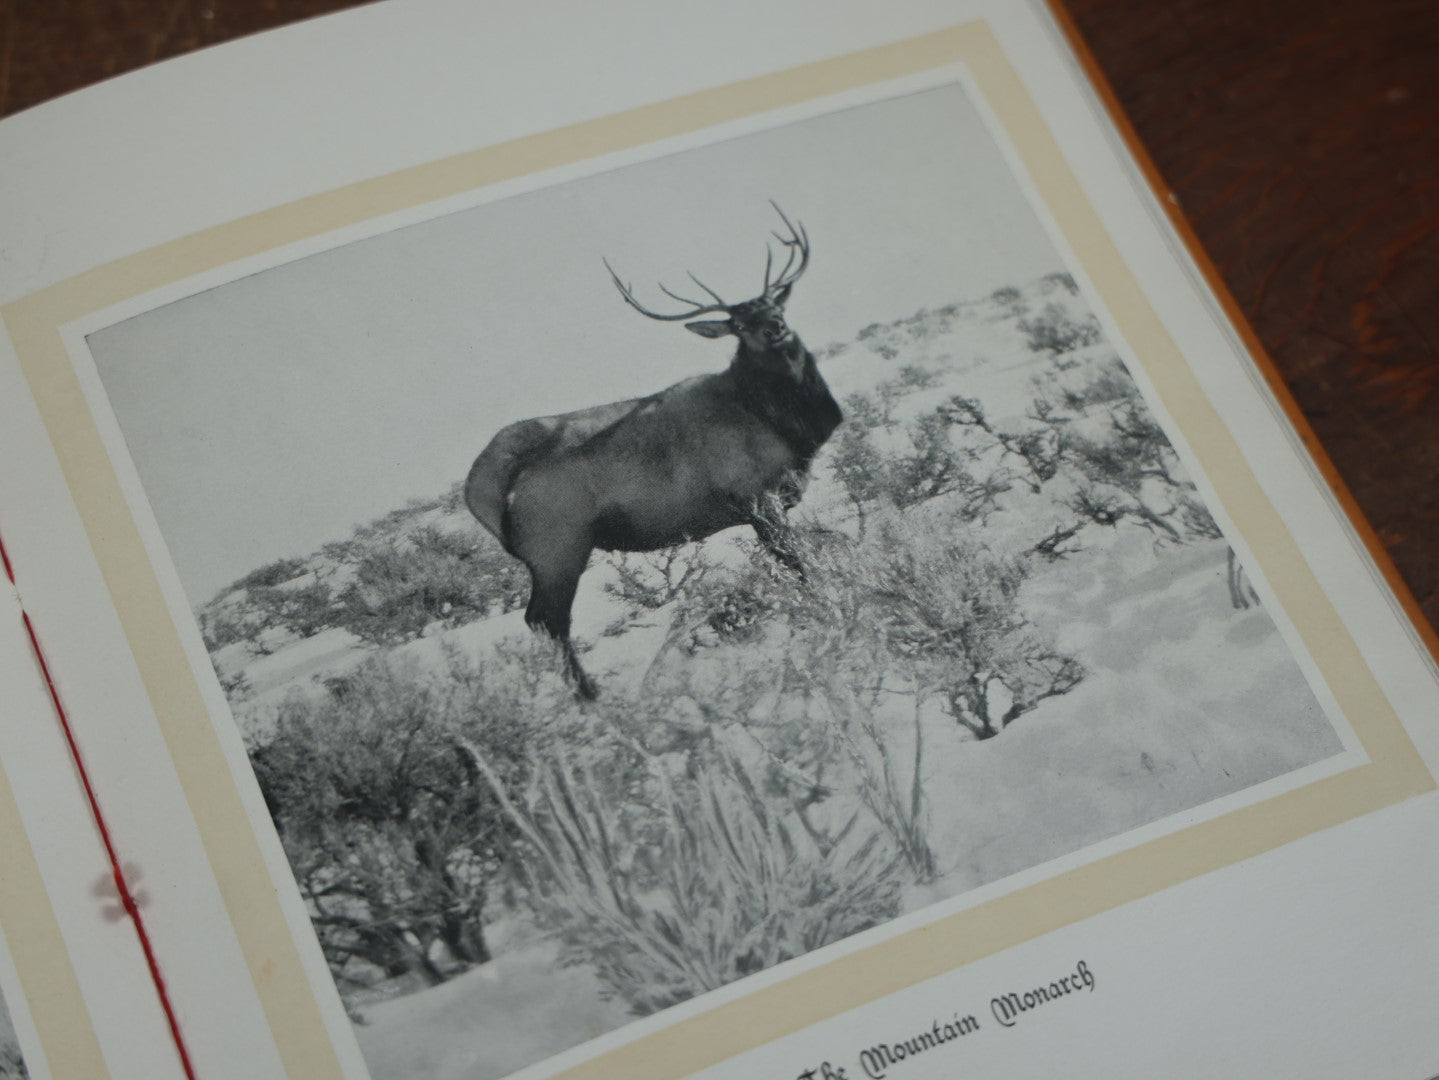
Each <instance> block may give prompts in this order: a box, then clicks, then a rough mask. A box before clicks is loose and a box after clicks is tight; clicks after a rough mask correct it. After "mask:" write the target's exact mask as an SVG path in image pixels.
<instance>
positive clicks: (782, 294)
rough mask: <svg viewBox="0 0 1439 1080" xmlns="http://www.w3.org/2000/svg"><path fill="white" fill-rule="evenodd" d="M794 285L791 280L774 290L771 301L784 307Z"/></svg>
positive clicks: (777, 305) (776, 305)
mask: <svg viewBox="0 0 1439 1080" xmlns="http://www.w3.org/2000/svg"><path fill="white" fill-rule="evenodd" d="M793 287H794V282H793V281H791V282H790V283H789V284H788V285H781V286H780V287H779V288H778V289H776V290H775V291H774V294H773V295H772V296H770V298H769V300H770V303H772V304H773V305H774V306H775V307H779V308H782V307H784V306H785V304H786V303H787V302H788V301H789V291H790V289H791V288H793Z"/></svg>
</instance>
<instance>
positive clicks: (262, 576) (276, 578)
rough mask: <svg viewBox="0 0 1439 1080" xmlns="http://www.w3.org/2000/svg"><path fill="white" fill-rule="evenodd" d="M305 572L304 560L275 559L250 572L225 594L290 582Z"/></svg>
mask: <svg viewBox="0 0 1439 1080" xmlns="http://www.w3.org/2000/svg"><path fill="white" fill-rule="evenodd" d="M304 571H305V560H304V559H276V560H275V561H274V562H272V563H266V564H265V565H264V566H261V567H258V568H256V569H254V570H251V571H250V572H249V573H248V574H246V575H245V576H244V577H242V578H240V580H239V581H236V582H235V583H234V584H233V585H231V586H230V587H229V588H228V589H226V590H224V591H225V592H236V591H237V590H240V589H264V588H269V587H270V586H272V585H279V584H281V583H282V582H286V581H291V580H293V579H294V578H296V577H298V576H299V575H300V574H302V573H304Z"/></svg>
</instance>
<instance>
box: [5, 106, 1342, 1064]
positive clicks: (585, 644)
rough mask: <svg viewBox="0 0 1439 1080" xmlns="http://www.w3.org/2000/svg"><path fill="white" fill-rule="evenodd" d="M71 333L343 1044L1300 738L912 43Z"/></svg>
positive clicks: (627, 1006) (480, 1036) (523, 990)
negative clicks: (587, 162)
mask: <svg viewBox="0 0 1439 1080" xmlns="http://www.w3.org/2000/svg"><path fill="white" fill-rule="evenodd" d="M692 142H693V141H692ZM86 340H87V344H88V347H89V350H90V354H91V357H92V358H93V361H94V364H95V369H96V371H97V372H98V374H99V378H100V381H101V383H102V384H103V387H104V391H105V394H106V396H107V397H108V399H109V401H110V403H111V407H112V408H113V410H114V414H115V417H116V419H117V420H118V424H119V428H120V431H121V433H122V435H123V438H124V441H125V446H126V449H127V450H128V452H129V455H130V457H131V459H132V460H133V462H134V465H135V469H136V471H137V473H138V475H139V478H140V481H141V483H142V484H143V487H144V490H145V495H146V497H147V498H148V500H149V503H150V508H151V510H152V511H153V514H154V518H155V520H156V522H157V523H158V526H159V530H160V533H161V535H162V536H163V538H164V542H165V545H166V547H167V549H168V553H169V555H170V558H171V560H172V562H173V564H174V567H175V571H176V574H177V575H178V579H179V582H180V585H181V586H182V588H183V589H184V592H185V595H186V597H187V599H188V602H189V604H190V606H191V608H192V610H193V613H194V617H195V620H196V622H197V624H198V627H199V631H200V634H201V636H202V637H203V640H204V644H205V647H206V649H207V651H208V653H209V656H210V660H211V662H212V665H213V668H214V671H215V675H216V677H217V678H218V681H219V685H220V687H221V688H222V689H223V691H224V695H225V697H226V699H227V700H228V702H229V706H230V710H231V713H232V716H233V720H234V723H235V724H236V725H237V726H238V728H239V730H240V733H241V735H242V737H243V740H244V744H245V746H246V749H247V753H248V756H249V761H250V764H251V766H252V768H253V770H254V773H255V776H256V779H257V781H258V785H259V789H260V791H261V793H262V794H263V797H264V800H265V803H266V806H267V807H268V810H269V812H270V815H271V817H272V818H273V821H274V824H275V828H276V830H277V832H278V835H279V838H280V842H281V844H282V845H283V848H284V851H285V854H286V856H287V858H288V860H289V863H290V865H291V867H292V869H293V872H294V877H295V881H296V883H297V885H298V888H299V891H300V894H301V897H302V899H303V902H304V905H305V908H306V910H307V911H308V913H309V915H310V918H311V922H312V925H313V928H314V931H315V935H316V937H317V938H318V941H319V944H320V948H321V950H322V951H323V954H324V956H325V959H326V961H327V963H328V965H329V969H330V973H331V975H332V976H333V978H334V981H335V985H336V987H337V989H338V992H339V995H340V998H341V999H342V1000H343V1002H344V1005H345V1008H346V1010H347V1012H348V1014H349V1016H350V1017H351V1019H352V1020H353V1022H354V1025H355V1032H356V1036H357V1038H358V1040H359V1043H360V1046H361V1048H362V1050H363V1053H364V1055H365V1059H366V1062H367V1065H368V1067H369V1068H370V1071H371V1073H372V1074H373V1075H374V1076H375V1077H376V1080H392V1078H393V1080H400V1078H408V1077H414V1076H424V1077H432V1078H441V1080H442V1078H456V1080H458V1078H462V1077H463V1078H467V1080H495V1078H500V1077H504V1076H507V1075H509V1074H511V1073H513V1072H515V1071H516V1070H519V1069H522V1068H524V1067H525V1066H528V1065H531V1064H534V1063H536V1062H539V1061H541V1060H543V1059H545V1058H547V1057H549V1056H551V1055H553V1054H556V1053H559V1052H561V1051H563V1050H566V1049H568V1048H571V1047H574V1046H577V1045H579V1044H581V1043H583V1042H585V1041H587V1040H589V1039H592V1038H595V1037H597V1036H599V1035H601V1034H603V1033H606V1032H609V1031H612V1030H615V1029H617V1028H620V1027H621V1026H623V1025H625V1024H627V1023H629V1022H631V1021H633V1020H635V1019H637V1018H641V1017H647V1016H652V1015H654V1014H657V1013H661V1012H662V1011H663V1010H665V1009H668V1008H669V1007H671V1006H674V1005H677V1004H679V1003H681V1002H686V1001H689V1000H691V999H693V998H696V997H697V996H698V995H702V994H705V993H707V992H710V991H714V990H718V989H720V988H722V987H726V986H729V985H731V984H733V983H735V982H736V981H737V980H741V979H745V978H747V977H751V976H757V975H759V974H760V973H762V972H766V971H768V970H769V969H772V968H775V967H776V965H781V964H783V963H785V962H786V961H789V960H793V959H796V958H798V957H802V956H805V955H807V954H809V953H812V952H813V951H815V950H817V949H821V948H824V947H825V946H828V945H832V944H834V943H837V942H840V941H842V940H845V939H847V938H851V937H852V936H853V935H856V934H862V933H870V934H871V935H872V936H873V937H874V938H875V939H876V940H878V938H879V937H880V936H882V934H883V932H884V931H883V928H884V927H885V926H886V925H887V924H890V923H892V922H893V921H894V920H896V919H898V918H900V917H902V916H908V915H912V914H915V913H919V912H923V911H925V910H926V909H935V908H936V906H937V905H943V904H945V903H947V902H951V901H953V900H955V898H958V897H962V896H964V895H965V894H968V893H970V892H972V891H973V890H975V889H977V888H979V887H981V886H985V885H988V884H991V883H994V882H999V881H1001V880H1003V879H1006V878H1009V877H1011V876H1013V875H1016V874H1019V873H1021V872H1024V871H1027V870H1031V869H1032V868H1036V867H1040V866H1041V865H1042V864H1046V863H1049V862H1051V861H1054V860H1059V859H1064V858H1066V857H1072V856H1075V855H1076V853H1079V852H1082V851H1084V850H1086V849H1088V848H1091V847H1093V846H1095V845H1099V844H1103V843H1106V842H1110V841H1114V840H1116V839H1117V838H1121V837H1124V836H1126V835H1128V834H1131V833H1134V832H1135V831H1136V830H1140V829H1142V828H1145V827H1147V826H1155V827H1158V826H1159V824H1160V823H1162V822H1164V821H1166V820H1167V819H1171V818H1174V817H1175V816H1176V815H1180V814H1183V813H1186V812H1192V811H1196V810H1197V809H1198V808H1201V807H1204V806H1206V805H1208V804H1211V803H1214V802H1216V801H1217V800H1220V799H1224V798H1226V797H1229V796H1236V795H1239V794H1241V793H1243V792H1246V791H1249V790H1250V789H1252V788H1255V787H1256V786H1258V785H1261V784H1265V783H1267V782H1270V781H1276V780H1279V779H1280V778H1282V777H1285V776H1287V775H1289V774H1293V773H1295V772H1297V771H1298V770H1301V769H1304V768H1306V767H1309V766H1313V765H1316V764H1318V763H1320V762H1323V761H1325V760H1326V759H1329V758H1332V757H1334V756H1335V755H1338V754H1340V753H1341V752H1342V751H1343V750H1344V746H1343V744H1342V742H1341V739H1340V736H1339V734H1338V733H1337V732H1336V730H1335V727H1334V725H1333V724H1332V723H1331V720H1330V718H1329V717H1328V716H1327V715H1326V711H1325V708H1324V707H1323V706H1322V705H1321V703H1320V701H1319V699H1318V698H1317V697H1316V694H1315V692H1314V690H1313V689H1312V688H1311V686H1310V685H1309V683H1308V681H1307V679H1306V677H1305V674H1304V672H1303V670H1302V669H1301V666H1300V664H1299V663H1298V662H1297V661H1296V659H1295V657H1294V655H1293V654H1292V653H1291V651H1290V648H1289V646H1288V644H1287V643H1286V641H1285V639H1284V637H1283V635H1282V634H1281V632H1280V630H1279V628H1278V626H1277V625H1276V623H1275V620H1274V619H1273V618H1272V617H1271V614H1270V613H1269V612H1268V611H1267V610H1266V606H1265V602H1264V600H1263V598H1262V596H1261V593H1262V591H1263V590H1262V589H1261V588H1259V587H1258V586H1257V585H1256V583H1255V582H1254V581H1253V580H1252V578H1251V576H1250V574H1249V572H1248V571H1246V568H1245V567H1244V565H1243V562H1242V560H1241V559H1240V558H1239V557H1238V556H1237V555H1236V552H1235V550H1234V548H1233V547H1231V545H1230V542H1229V541H1228V540H1227V539H1226V537H1225V535H1224V533H1223V531H1222V530H1221V527H1220V524H1219V523H1218V522H1217V520H1216V515H1215V513H1214V512H1213V511H1212V509H1211V507H1209V506H1207V505H1206V503H1205V501H1204V499H1203V497H1202V496H1201V493H1200V490H1199V488H1198V486H1197V485H1196V483H1195V479H1194V477H1193V476H1192V475H1191V474H1190V472H1189V471H1188V470H1187V469H1186V466H1185V463H1184V460H1183V458H1182V455H1181V454H1180V453H1179V452H1177V451H1176V449H1175V447H1174V445H1173V439H1172V437H1171V433H1168V432H1166V429H1165V426H1164V424H1163V423H1162V422H1161V420H1160V419H1159V417H1158V416H1157V414H1156V412H1155V411H1154V409H1152V408H1151V406H1150V404H1149V403H1148V402H1147V401H1146V398H1145V396H1144V393H1143V391H1142V390H1141V388H1140V386H1139V385H1138V384H1137V383H1136V381H1135V379H1134V378H1133V377H1132V374H1131V372H1130V370H1129V369H1128V368H1127V367H1126V365H1125V363H1124V362H1123V360H1122V359H1121V356H1120V350H1119V349H1118V348H1117V347H1116V344H1115V343H1114V342H1112V341H1110V340H1109V339H1108V338H1107V337H1106V334H1105V332H1104V330H1103V329H1102V326H1101V322H1100V319H1099V318H1098V317H1097V316H1096V308H1095V304H1094V301H1093V298H1091V297H1088V296H1086V294H1085V290H1084V289H1083V288H1082V287H1081V284H1080V282H1079V281H1078V280H1077V278H1076V275H1075V273H1074V268H1073V267H1071V266H1069V265H1067V264H1066V260H1065V257H1064V256H1063V255H1062V254H1061V252H1060V251H1059V250H1058V248H1057V247H1056V246H1055V244H1054V243H1053V242H1052V240H1051V239H1050V237H1049V234H1048V233H1047V231H1046V229H1045V227H1044V224H1043V222H1042V219H1041V217H1040V215H1039V214H1038V213H1037V212H1036V210H1035V208H1034V207H1033V206H1032V205H1031V204H1030V202H1029V199H1028V196H1027V195H1026V193H1025V188H1024V186H1023V185H1022V183H1021V182H1020V180H1019V178H1017V177H1016V176H1015V175H1014V173H1013V171H1012V170H1011V168H1010V166H1009V165H1008V163H1007V162H1006V159H1005V157H1004V154H1003V153H1002V152H1001V149H1000V147H999V145H998V144H997V143H996V141H995V139H994V138H993V137H992V135H991V134H990V133H989V130H988V128H987V127H986V124H985V122H984V120H983V119H982V118H981V116H980V114H979V112H978V111H977V110H976V109H975V107H974V105H973V103H972V102H971V101H970V100H969V99H968V97H967V94H966V91H965V89H964V88H963V87H962V86H961V85H959V84H957V83H951V84H944V85H939V86H934V87H931V88H929V89H924V90H920V91H916V92H912V93H906V94H902V95H899V96H895V97H890V98H885V99H881V100H875V101H871V102H869V103H866V104H857V105H847V106H846V107H843V108H836V109H834V110H832V111H828V112H820V113H817V114H812V115H808V116H806V117H804V118H800V119H787V120H784V121H783V122H776V123H774V124H771V125H770V126H767V127H764V126H757V125H755V124H751V125H750V130H748V131H746V132H745V133H742V134H731V135H726V136H725V137H723V138H720V139H718V140H717V141H711V142H709V143H707V144H704V145H688V146H687V148H684V149H678V150H674V151H672V152H666V153H664V154H661V155H659V156H654V157H651V158H649V159H647V160H642V161H631V162H629V163H626V164H620V165H615V166H613V167H607V168H605V169H602V170H601V171H596V172H593V173H592V174H590V175H585V176H582V177H579V178H566V179H563V180H559V181H556V182H554V183H550V184H548V185H547V186H541V187H537V188H533V189H531V190H527V191H524V192H522V193H518V194H508V195H506V196H504V197H502V198H494V199H491V200H490V201H487V202H483V203H480V204H478V205H472V206H470V207H468V208H465V209H459V210H453V211H450V212H447V213H444V214H443V215H441V216H437V217H433V218H430V219H428V220H424V221H418V222H415V223H412V224H406V225H404V226H403V227H396V228H392V229H391V230H389V231H386V232H381V233H379V234H376V235H372V236H369V237H367V238H364V239H360V240H355V241H352V242H348V243H344V244H342V245H340V246H337V247H333V248H331V249H329V250H326V251H323V252H319V253H316V254H310V255H307V256H305V257H302V258H297V259H294V260H293V261H290V262H286V263H282V264H280V265H276V266H273V267H271V268H269V269H264V270H260V271H258V272H254V273H251V274H249V275H248V276H245V277H241V278H238V279H236V280H233V281H229V282H227V283H225V284H222V285H218V286H215V287H212V288H208V289H206V290H205V291H201V292H196V293H194V294H193V295H189V296H186V297H184V298H182V299H178V300H174V301H172V302H169V303H166V304H164V305H163V306H160V307H156V308H154V309H153V310H150V311H147V312H144V313H142V314H138V315H135V316H132V317H129V318H127V319H125V320H124V321H122V322H118V323H116V324H114V325H111V326H108V327H105V328H103V329H98V330H95V331H93V332H92V333H90V334H89V335H88V337H87V339H86ZM3 1035H4V1029H3V1028H0V1055H3V1054H5V1053H7V1052H8V1051H6V1049H5V1045H6V1044H5V1043H4V1042H3ZM8 1067H9V1065H8V1059H7V1058H4V1057H3V1056H0V1077H3V1076H10V1075H12V1074H11V1073H8V1072H5V1071H4V1070H5V1069H6V1068H8ZM17 1067H18V1066H17ZM18 1075H23V1072H22V1073H20V1074H18Z"/></svg>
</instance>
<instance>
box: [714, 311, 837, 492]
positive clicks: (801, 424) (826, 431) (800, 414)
mask: <svg viewBox="0 0 1439 1080" xmlns="http://www.w3.org/2000/svg"><path fill="white" fill-rule="evenodd" d="M793 347H794V348H797V349H799V350H800V351H801V352H802V353H803V354H804V362H803V366H802V368H801V374H800V377H799V379H798V380H796V379H794V378H792V377H791V376H790V374H789V370H791V368H790V363H789V361H788V360H787V359H783V358H781V357H778V356H769V355H766V354H765V353H763V352H761V353H759V354H758V355H756V353H755V351H754V350H751V349H750V348H749V347H748V346H747V345H745V344H744V343H741V344H740V346H739V350H738V351H737V352H736V353H735V357H734V360H733V361H732V362H731V363H730V368H729V373H728V374H729V375H730V377H731V378H732V379H733V381H734V386H735V391H736V394H737V396H738V397H739V400H740V402H741V404H743V405H744V407H745V408H746V409H748V410H749V411H750V412H752V413H754V414H755V415H756V416H758V417H759V418H760V419H761V420H763V421H764V422H765V424H766V425H767V426H769V427H770V428H772V429H773V430H774V431H775V432H776V433H777V434H779V436H780V437H781V438H783V439H784V440H785V442H786V443H788V444H789V446H790V448H791V449H792V450H793V451H794V452H795V454H796V455H798V456H799V458H800V459H801V461H802V462H803V463H804V464H805V465H806V466H807V465H808V464H809V461H810V459H811V458H812V457H814V455H815V452H816V451H817V450H819V448H820V447H821V446H823V445H824V442H825V440H826V439H828V438H829V437H830V434H831V433H832V432H833V431H834V429H835V428H837V427H838V426H839V422H840V420H842V419H843V417H844V414H843V413H842V412H841V411H840V407H839V403H838V402H836V401H835V400H834V395H833V394H831V393H830V392H829V386H828V385H827V384H826V383H825V381H824V377H823V376H822V375H820V373H819V365H818V364H816V363H815V359H814V354H813V353H811V352H810V351H809V350H808V349H806V348H805V347H804V344H803V343H802V342H800V341H798V340H796V341H795V343H794V346H793Z"/></svg>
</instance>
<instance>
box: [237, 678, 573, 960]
mask: <svg viewBox="0 0 1439 1080" xmlns="http://www.w3.org/2000/svg"><path fill="white" fill-rule="evenodd" d="M503 666H504V660H503V658H502V659H501V660H500V661H497V663H496V664H495V665H492V666H491V667H490V668H485V669H482V668H480V667H478V666H475V665H470V664H463V663H460V662H458V661H455V662H453V663H452V664H451V667H450V670H449V671H448V672H444V673H432V672H427V671H425V670H423V669H421V668H420V667H419V666H418V665H415V664H405V663H401V662H398V661H394V660H376V661H372V662H371V663H369V664H367V665H365V666H363V667H361V668H360V669H358V670H357V671H355V672H352V673H351V674H349V675H346V676H344V677H341V678H336V679H333V680H331V682H330V683H329V685H328V689H327V692H326V693H325V694H324V696H322V697H318V698H316V697H313V696H309V697H302V696H295V697H292V698H291V699H290V700H288V701H287V702H286V703H285V704H284V705H283V706H282V707H281V709H280V711H279V715H278V717H277V719H276V722H275V725H274V728H273V732H272V734H271V735H270V736H269V737H268V738H267V739H266V740H265V741H264V742H263V743H262V744H261V745H258V746H255V747H253V748H252V749H251V762H252V764H253V766H254V769H255V775H256V777H257V779H258V780H259V783H260V789H261V791H262V793H263V794H264V796H265V801H266V803H267V805H268V806H269V809H270V813H271V815H272V817H273V818H274V820H275V824H276V827H277V828H278V830H279V832H280V838H281V841H282V843H283V845H284V847H285V853H286V855H287V856H288V858H289V862H290V865H291V866H292V867H293V868H294V871H295V876H296V879H297V881H298V883H299V886H300V891H301V894H302V895H303V896H304V898H305V901H306V903H307V905H308V906H309V908H310V914H311V918H312V921H313V924H314V927H315V930H316V933H317V934H318V936H319V939H320V943H321V946H322V948H323V949H324V952H325V956H326V959H327V960H328V961H329V964H330V968H331V971H332V973H333V974H334V976H335V978H336V981H337V983H339V984H340V985H341V986H342V987H349V988H354V987H358V986H365V985H368V984H370V983H373V982H375V981H378V980H380V979H383V978H395V977H400V976H406V977H410V978H418V979H419V980H421V981H422V982H424V983H427V984H434V983H438V982H440V981H442V980H443V979H445V978H447V977H449V976H450V975H452V974H455V973H457V972H458V971H462V970H464V969H465V968H467V967H470V966H472V965H474V964H479V963H483V962H485V961H486V960H488V959H489V956H490V953H489V946H488V943H487V942H486V940H485V935H484V911H485V906H486V903H487V901H488V898H489V894H490V890H491V888H492V887H493V886H494V884H495V882H496V880H497V877H498V875H499V874H500V872H501V870H502V869H503V867H504V866H505V864H506V863H507V862H508V861H510V860H511V859H513V858H514V857H515V846H514V845H515V833H514V830H513V828H512V827H511V825H510V824H509V821H508V819H507V818H506V817H505V816H504V814H503V813H502V812H501V811H500V809H499V806H498V804H497V803H496V802H495V799H494V796H493V794H492V790H491V787H490V785H489V784H486V783H484V782H482V781H481V780H480V778H479V777H478V776H477V775H476V774H475V773H474V771H473V766H472V764H471V762H470V760H469V758H468V756H466V755H465V754H463V753H461V752H460V749H459V748H460V747H461V746H462V745H480V746H483V747H484V752H485V755H486V758H487V760H488V761H489V762H490V763H491V764H490V767H491V769H492V770H493V771H494V772H495V774H496V775H497V776H499V777H503V778H504V780H503V782H505V783H518V782H520V781H521V780H522V778H523V777H524V776H525V774H526V770H527V769H528V767H529V766H528V760H529V759H528V757H527V754H528V753H529V751H530V748H532V747H533V746H535V745H536V744H537V743H541V742H542V741H543V737H542V734H537V732H536V730H535V728H534V726H533V725H532V724H530V723H528V722H527V720H526V718H527V717H529V716H533V715H536V714H535V712H533V711H530V710H526V709H522V708H515V707H514V705H513V703H512V702H511V701H506V700H504V698H503V697H502V696H500V695H497V693H496V691H495V686H494V684H495V683H496V682H499V683H502V684H504V685H506V686H508V687H509V690H510V693H511V694H512V695H513V694H514V692H515V691H517V690H518V691H520V692H521V693H523V692H524V687H523V682H522V680H521V679H517V678H515V677H514V676H513V674H511V675H510V677H508V678H506V677H503V675H504V673H503V671H502V668H503ZM497 676H501V677H498V678H497ZM555 681H556V682H558V681H559V680H558V679H555ZM531 689H533V688H531ZM547 704H548V705H551V706H552V705H555V704H556V702H554V701H551V702H549V703H547ZM546 715H550V716H555V715H558V716H561V717H562V716H563V715H564V714H563V712H562V711H561V712H560V713H558V714H555V713H548V714H546ZM553 722H554V723H559V722H562V721H560V720H556V721H553Z"/></svg>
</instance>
